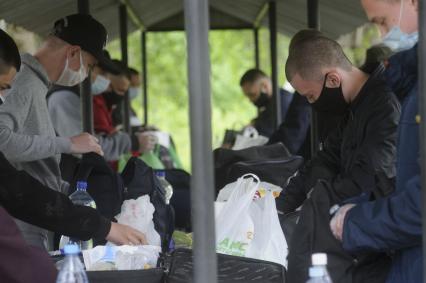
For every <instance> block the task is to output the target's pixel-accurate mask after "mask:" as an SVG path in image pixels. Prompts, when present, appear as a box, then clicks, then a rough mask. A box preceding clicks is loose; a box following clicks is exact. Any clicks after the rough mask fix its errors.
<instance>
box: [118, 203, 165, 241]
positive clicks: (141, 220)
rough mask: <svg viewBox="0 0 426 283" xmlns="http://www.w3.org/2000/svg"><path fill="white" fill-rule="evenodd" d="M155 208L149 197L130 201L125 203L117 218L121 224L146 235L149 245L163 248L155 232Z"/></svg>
mask: <svg viewBox="0 0 426 283" xmlns="http://www.w3.org/2000/svg"><path fill="white" fill-rule="evenodd" d="M154 212H155V208H154V206H153V205H152V203H151V201H150V199H149V196H148V195H145V196H141V197H139V198H138V199H136V200H134V199H129V200H125V201H124V202H123V205H122V206H121V212H120V214H118V215H117V216H116V217H115V218H116V219H117V222H118V223H120V224H125V225H129V226H130V227H132V228H135V229H137V230H139V231H141V232H142V233H144V234H145V236H146V240H147V241H148V245H153V246H161V238H160V235H159V234H158V233H157V231H155V228H154V221H153V215H154Z"/></svg>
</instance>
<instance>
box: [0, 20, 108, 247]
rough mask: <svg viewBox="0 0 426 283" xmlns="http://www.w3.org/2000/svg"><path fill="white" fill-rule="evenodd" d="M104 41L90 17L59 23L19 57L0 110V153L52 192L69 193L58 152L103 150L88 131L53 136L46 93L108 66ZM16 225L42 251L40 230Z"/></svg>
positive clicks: (43, 233) (43, 243) (103, 34)
mask: <svg viewBox="0 0 426 283" xmlns="http://www.w3.org/2000/svg"><path fill="white" fill-rule="evenodd" d="M106 40H107V33H106V30H105V28H104V27H103V25H102V24H101V23H99V22H98V21H97V20H95V19H94V18H93V17H91V16H89V15H70V16H67V17H64V18H62V19H59V20H58V21H56V22H55V24H54V26H53V29H52V32H51V33H50V34H49V35H48V36H47V38H46V39H45V40H44V42H43V44H42V46H41V47H40V48H39V49H38V50H37V51H36V52H35V54H34V55H30V54H23V55H22V56H21V62H22V65H21V69H20V71H19V72H18V73H17V75H16V77H15V81H14V83H13V85H12V86H11V89H10V90H8V93H7V97H6V100H5V101H4V103H3V105H1V107H0V151H1V152H3V153H4V155H5V157H6V158H7V159H8V161H10V162H11V163H12V164H13V165H14V166H15V167H16V168H18V169H20V170H24V171H26V172H27V173H28V174H30V175H31V176H32V177H34V178H36V179H37V180H39V181H40V182H41V183H42V184H43V185H45V186H47V187H49V188H51V189H54V190H56V191H60V192H63V193H67V192H68V189H69V184H68V183H67V182H65V181H64V180H63V179H62V177H61V172H60V169H59V162H60V155H61V154H62V153H68V154H70V153H72V154H82V153H87V152H96V153H99V154H103V152H102V149H101V147H100V145H99V143H98V139H97V138H96V137H94V136H92V135H90V134H88V133H81V134H79V135H76V136H73V137H57V136H56V134H55V130H54V128H53V126H52V121H51V118H50V115H49V111H48V108H47V103H46V94H47V92H48V89H49V87H50V86H51V85H52V84H59V85H64V86H73V85H76V84H78V83H80V82H82V81H83V80H84V79H85V78H86V77H87V75H88V71H89V70H90V69H91V68H93V67H94V66H95V65H96V64H97V63H98V62H102V64H103V65H105V64H108V62H107V59H106V58H105V57H104V55H103V54H104V53H103V52H102V50H103V48H104V46H105V43H106ZM17 223H18V226H19V227H20V229H21V231H22V233H23V235H24V237H25V239H26V240H27V241H28V242H29V243H30V244H32V245H35V246H39V247H46V242H47V232H46V231H45V230H43V229H40V228H38V227H35V226H31V225H29V224H27V223H24V222H21V221H18V222H17Z"/></svg>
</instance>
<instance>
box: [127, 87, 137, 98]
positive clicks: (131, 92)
mask: <svg viewBox="0 0 426 283" xmlns="http://www.w3.org/2000/svg"><path fill="white" fill-rule="evenodd" d="M138 95H139V88H138V87H129V99H130V100H133V99H135V98H136V97H138Z"/></svg>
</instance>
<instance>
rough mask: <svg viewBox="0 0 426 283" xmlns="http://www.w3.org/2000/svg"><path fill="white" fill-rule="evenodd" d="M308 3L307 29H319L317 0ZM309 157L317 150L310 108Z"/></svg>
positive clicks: (315, 125) (315, 122) (314, 120)
mask: <svg viewBox="0 0 426 283" xmlns="http://www.w3.org/2000/svg"><path fill="white" fill-rule="evenodd" d="M307 1H308V3H307V4H308V28H312V29H317V30H319V29H320V18H319V7H318V5H319V4H318V0H307ZM311 112H312V115H311V156H314V155H315V154H316V152H317V151H318V149H319V131H318V113H317V112H316V111H315V110H314V109H313V108H311Z"/></svg>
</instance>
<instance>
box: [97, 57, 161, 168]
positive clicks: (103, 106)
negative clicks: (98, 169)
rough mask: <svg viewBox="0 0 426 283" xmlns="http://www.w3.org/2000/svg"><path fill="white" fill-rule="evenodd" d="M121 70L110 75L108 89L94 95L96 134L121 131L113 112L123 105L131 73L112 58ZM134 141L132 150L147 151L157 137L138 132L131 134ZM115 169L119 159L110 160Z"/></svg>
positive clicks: (151, 148) (152, 147) (152, 146)
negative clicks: (121, 103) (114, 120)
mask: <svg viewBox="0 0 426 283" xmlns="http://www.w3.org/2000/svg"><path fill="white" fill-rule="evenodd" d="M112 61H113V62H114V63H115V64H116V65H117V67H118V68H119V69H120V70H121V72H120V73H119V74H117V75H112V74H110V75H109V78H110V80H111V84H110V86H109V87H108V89H107V91H106V92H104V93H102V94H100V95H96V96H94V97H93V121H94V129H95V133H96V134H100V135H105V136H109V135H114V134H116V133H117V132H118V131H120V127H115V126H114V122H113V117H112V112H113V111H114V109H115V108H116V107H121V105H120V102H121V101H122V100H123V98H124V95H125V94H126V92H127V91H128V89H129V87H130V73H129V72H128V69H127V67H125V66H123V65H122V63H121V62H120V61H118V60H112ZM130 139H131V141H132V146H131V151H132V152H140V153H145V152H148V151H151V150H153V149H154V147H155V144H156V137H155V136H153V135H151V134H149V133H139V132H136V133H134V134H132V135H131V136H130ZM110 165H111V167H112V168H113V169H114V170H116V171H117V170H118V161H117V160H114V161H110Z"/></svg>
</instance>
